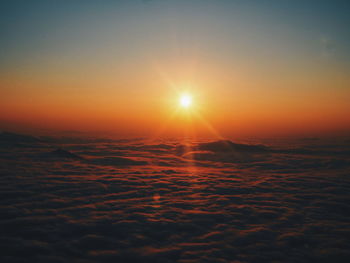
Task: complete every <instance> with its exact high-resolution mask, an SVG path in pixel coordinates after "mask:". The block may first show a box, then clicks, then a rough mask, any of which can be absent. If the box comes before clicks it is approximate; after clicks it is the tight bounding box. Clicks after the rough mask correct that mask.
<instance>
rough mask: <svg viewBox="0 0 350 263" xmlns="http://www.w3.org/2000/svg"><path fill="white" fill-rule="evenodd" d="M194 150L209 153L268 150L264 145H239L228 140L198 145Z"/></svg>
mask: <svg viewBox="0 0 350 263" xmlns="http://www.w3.org/2000/svg"><path fill="white" fill-rule="evenodd" d="M196 148H197V149H198V150H202V151H211V152H239V153H260V152H267V151H269V148H268V147H266V146H264V145H250V144H240V143H233V142H231V141H229V140H221V141H215V142H209V143H200V144H198V146H197V147H196Z"/></svg>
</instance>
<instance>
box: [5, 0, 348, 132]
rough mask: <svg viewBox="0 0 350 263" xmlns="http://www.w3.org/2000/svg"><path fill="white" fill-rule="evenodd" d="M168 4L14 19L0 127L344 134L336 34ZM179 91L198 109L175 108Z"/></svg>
mask: <svg viewBox="0 0 350 263" xmlns="http://www.w3.org/2000/svg"><path fill="white" fill-rule="evenodd" d="M207 4H208V6H209V5H212V4H209V3H207ZM168 5H169V6H167V4H164V5H161V4H160V3H158V2H157V1H155V3H152V4H150V5H148V4H142V5H141V6H138V5H137V4H130V5H128V4H124V6H120V8H121V9H123V8H124V9H123V10H124V11H125V14H128V16H127V15H123V14H120V15H116V14H117V13H118V12H122V11H120V9H118V8H116V7H114V8H115V9H113V8H110V9H109V10H108V11H107V10H102V11H101V10H94V12H90V13H89V12H87V13H84V12H83V11H80V13H79V12H78V13H77V14H75V15H74V16H71V17H65V16H68V15H63V14H58V15H57V14H56V13H55V14H56V15H57V16H56V17H55V18H52V19H51V18H48V17H46V19H47V24H46V25H45V26H42V27H41V26H38V25H37V24H35V21H34V22H31V23H32V24H31V23H29V24H28V25H27V24H25V21H26V20H23V21H22V20H20V19H19V20H18V21H19V22H18V21H17V22H16V24H13V25H12V26H13V29H12V30H13V32H16V33H14V34H13V35H14V36H12V37H13V38H14V39H13V42H11V43H9V44H8V45H9V47H8V50H7V51H6V52H7V53H6V54H8V55H6V56H5V59H4V60H3V62H2V63H1V65H0V66H1V67H0V87H1V89H0V105H1V106H0V107H1V109H0V129H14V130H21V129H22V130H26V129H27V130H30V129H32V130H33V131H35V130H37V131H39V130H52V131H64V130H81V131H88V132H90V131H91V132H95V131H101V132H102V131H106V132H112V133H114V134H115V135H116V136H153V135H154V134H157V133H159V131H160V130H161V131H162V132H163V134H162V135H163V136H167V135H179V134H183V133H184V131H186V130H188V129H189V127H192V128H191V129H194V130H196V132H197V133H198V134H200V135H210V134H213V131H214V130H215V133H217V134H221V135H222V136H224V137H233V136H258V137H259V136H276V135H303V136H304V135H306V136H310V135H322V134H346V133H348V132H349V131H350V103H349V101H350V89H349V87H350V74H349V73H350V70H349V68H350V67H349V61H348V60H347V54H348V53H346V52H347V50H341V48H342V46H343V45H344V43H343V42H341V40H340V38H337V35H335V36H333V37H328V35H327V34H328V33H327V32H328V31H327V30H326V29H324V30H325V31H324V32H321V33H322V34H320V33H315V34H313V33H310V32H309V31H305V30H304V29H305V28H306V25H307V24H305V25H303V26H301V27H300V28H298V27H295V25H294V24H293V23H294V22H295V23H296V21H297V19H296V20H295V21H294V19H295V18H293V17H292V16H291V17H292V18H291V20H290V21H288V23H285V24H282V25H279V24H276V23H275V22H276V21H275V20H274V14H272V16H271V14H270V15H268V13H266V12H267V11H266V10H265V9H264V8H263V7H261V6H260V7H259V8H255V9H253V10H254V11H252V10H247V8H245V9H244V8H242V10H241V11H242V12H243V13H242V14H240V13H239V12H238V14H236V13H234V12H236V11H234V9H230V8H231V7H230V6H225V5H224V4H222V6H220V5H215V6H214V5H213V6H210V7H211V8H205V9H203V10H201V11H200V12H199V11H198V10H197V9H196V4H195V3H193V4H191V5H190V4H185V2H184V3H182V4H175V2H174V3H172V4H169V3H168ZM46 8H48V7H46ZM182 8H185V9H183V10H182ZM184 10H185V11H184ZM46 11H47V12H48V14H50V12H54V11H53V10H50V9H48V10H46ZM30 12H32V13H33V12H35V11H34V9H33V10H29V11H28V13H29V14H24V16H25V15H27V16H29V15H33V14H31V13H30ZM230 12H231V13H230ZM244 12H246V14H245V13H244ZM269 12H270V11H269ZM233 14H235V15H233ZM22 16H23V14H22ZM252 21H253V22H252ZM256 21H258V23H257V22H256ZM292 22H293V23H292ZM21 23H22V24H21ZM67 23H70V24H69V26H67ZM298 23H299V21H298ZM317 26H320V25H316V26H315V28H317ZM324 28H327V27H324ZM53 29H55V30H53ZM16 30H17V31H16ZM21 30H23V32H21ZM24 30H26V31H24ZM39 33H40V34H39ZM21 34H22V35H21ZM43 36H44V37H43ZM10 40H11V39H10ZM10 40H8V41H10ZM15 40H16V41H17V42H15ZM20 40H21V41H20ZM336 41H339V44H338V46H339V47H338V49H336V50H335V51H334V50H333V48H329V45H330V44H329V43H332V44H334V43H336ZM10 44H11V45H10ZM334 45H335V44H334ZM344 52H345V53H344ZM182 91H188V92H190V93H191V94H192V96H193V99H194V101H193V107H192V109H191V110H188V111H184V110H180V111H179V112H178V113H177V115H175V116H173V115H174V111H176V109H177V108H178V106H179V104H178V97H179V93H181V92H182ZM199 115H200V116H201V118H202V120H201V119H200V118H199V117H198V116H199ZM171 116H172V118H171V119H170V117H171ZM189 119H191V122H190V121H189ZM204 123H206V124H204ZM208 125H209V126H211V127H212V128H211V129H209V128H208V127H209V126H208ZM165 126H166V127H165Z"/></svg>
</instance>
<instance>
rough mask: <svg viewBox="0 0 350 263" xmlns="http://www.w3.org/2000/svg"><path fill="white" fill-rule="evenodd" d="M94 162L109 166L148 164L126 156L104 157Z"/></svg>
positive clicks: (93, 161)
mask: <svg viewBox="0 0 350 263" xmlns="http://www.w3.org/2000/svg"><path fill="white" fill-rule="evenodd" d="M91 162H92V163H93V164H97V165H107V166H130V165H146V164H148V163H147V162H145V161H136V160H132V159H129V158H125V157H116V156H113V157H104V158H97V159H94V160H92V161H91Z"/></svg>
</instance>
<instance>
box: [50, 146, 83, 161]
mask: <svg viewBox="0 0 350 263" xmlns="http://www.w3.org/2000/svg"><path fill="white" fill-rule="evenodd" d="M49 155H50V156H51V157H58V158H64V159H75V160H81V159H83V158H82V157H80V156H79V155H77V154H75V153H71V152H70V151H67V150H64V149H61V148H58V149H56V150H54V151H52V152H50V153H49Z"/></svg>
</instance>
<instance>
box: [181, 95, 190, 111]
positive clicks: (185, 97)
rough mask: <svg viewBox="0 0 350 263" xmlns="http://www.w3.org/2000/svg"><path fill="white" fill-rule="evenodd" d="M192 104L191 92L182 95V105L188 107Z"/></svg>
mask: <svg viewBox="0 0 350 263" xmlns="http://www.w3.org/2000/svg"><path fill="white" fill-rule="evenodd" d="M191 104H192V97H191V96H190V95H189V94H183V95H181V97H180V105H181V107H183V108H188V107H190V106H191Z"/></svg>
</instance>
